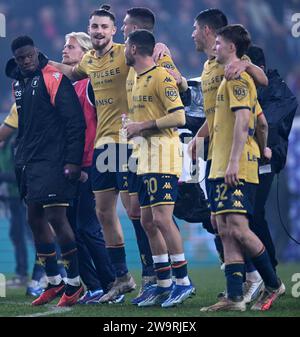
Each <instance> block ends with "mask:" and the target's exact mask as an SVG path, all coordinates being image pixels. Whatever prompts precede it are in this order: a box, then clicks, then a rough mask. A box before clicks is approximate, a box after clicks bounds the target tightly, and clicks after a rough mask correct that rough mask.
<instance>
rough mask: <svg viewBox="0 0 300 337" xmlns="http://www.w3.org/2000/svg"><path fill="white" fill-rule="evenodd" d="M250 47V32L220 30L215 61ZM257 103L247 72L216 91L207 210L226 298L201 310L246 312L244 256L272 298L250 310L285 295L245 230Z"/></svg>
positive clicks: (254, 179) (253, 177)
mask: <svg viewBox="0 0 300 337" xmlns="http://www.w3.org/2000/svg"><path fill="white" fill-rule="evenodd" d="M250 42H251V40H250V36H249V33H248V32H247V30H246V29H245V28H244V27H243V26H241V25H229V26H226V27H223V28H221V29H220V30H218V32H217V38H216V45H215V50H216V55H217V56H216V57H217V61H218V62H219V63H221V64H223V65H224V66H226V65H228V64H230V63H231V62H235V61H237V60H239V59H241V57H242V56H243V55H244V54H245V52H246V51H247V49H248V47H249V45H250ZM256 100H257V93H256V88H255V85H254V82H253V80H252V78H251V77H250V76H249V75H248V74H247V73H246V72H242V73H241V75H240V77H239V79H236V80H232V81H227V80H226V79H225V78H224V79H223V80H222V82H221V84H220V86H219V89H218V93H217V103H216V111H215V118H214V132H215V134H214V138H213V148H212V164H211V170H210V175H209V179H210V180H211V182H212V184H211V188H210V193H211V197H210V200H211V202H212V204H211V210H212V212H214V213H215V214H216V221H217V226H218V232H219V234H220V236H221V238H222V243H223V247H224V257H225V264H226V266H225V276H226V283H227V296H226V297H224V298H222V299H221V300H220V301H219V302H218V303H216V304H214V305H212V306H210V307H205V308H202V309H201V310H202V311H219V310H235V311H245V310H246V304H245V302H244V300H243V274H244V269H245V264H244V254H245V253H246V254H247V255H248V256H250V257H251V258H252V262H253V264H254V265H255V267H256V268H257V270H258V272H259V273H260V275H261V277H262V279H263V281H264V284H265V288H266V289H267V291H268V292H270V294H272V296H270V297H269V298H268V301H266V303H264V304H263V305H261V303H260V304H259V305H257V304H254V305H253V306H252V308H251V309H252V310H268V309H269V308H270V307H271V305H272V304H273V302H274V301H275V300H276V299H277V298H278V297H279V296H280V295H281V294H282V293H283V292H284V290H285V289H284V286H283V284H282V283H281V281H279V279H278V278H277V275H276V273H275V271H274V269H273V267H272V264H271V261H270V258H269V255H268V253H267V251H266V249H265V247H264V245H263V243H262V242H261V241H260V239H259V238H258V237H257V236H256V235H255V234H254V233H253V232H252V231H251V230H250V229H249V217H251V215H252V214H253V207H254V201H255V189H256V186H257V184H258V163H257V152H258V145H257V144H256V143H255V140H254V139H253V133H252V135H251V134H250V133H249V126H252V125H253V123H252V122H251V120H252V119H253V118H255V110H254V108H255V105H256ZM258 302H260V300H258Z"/></svg>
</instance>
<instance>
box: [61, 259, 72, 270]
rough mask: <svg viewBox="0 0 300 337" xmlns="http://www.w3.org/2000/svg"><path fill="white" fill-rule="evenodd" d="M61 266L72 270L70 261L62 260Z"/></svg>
mask: <svg viewBox="0 0 300 337" xmlns="http://www.w3.org/2000/svg"><path fill="white" fill-rule="evenodd" d="M60 262H61V264H62V265H63V266H64V267H65V269H69V268H70V261H68V260H60Z"/></svg>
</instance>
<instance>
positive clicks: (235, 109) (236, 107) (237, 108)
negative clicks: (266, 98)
mask: <svg viewBox="0 0 300 337" xmlns="http://www.w3.org/2000/svg"><path fill="white" fill-rule="evenodd" d="M242 109H248V110H251V108H250V107H249V106H234V107H232V108H231V111H233V112H235V111H237V110H242Z"/></svg>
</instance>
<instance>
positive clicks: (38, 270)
mask: <svg viewBox="0 0 300 337" xmlns="http://www.w3.org/2000/svg"><path fill="white" fill-rule="evenodd" d="M45 273H46V271H45V266H43V265H42V264H41V263H39V258H38V256H37V254H35V262H34V266H33V270H32V275H31V279H32V280H33V281H40V279H41V278H42V277H43V276H44V275H45Z"/></svg>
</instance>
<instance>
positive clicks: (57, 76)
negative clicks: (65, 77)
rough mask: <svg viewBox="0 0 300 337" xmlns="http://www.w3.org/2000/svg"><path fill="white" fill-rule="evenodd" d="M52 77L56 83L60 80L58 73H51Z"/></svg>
mask: <svg viewBox="0 0 300 337" xmlns="http://www.w3.org/2000/svg"><path fill="white" fill-rule="evenodd" d="M52 76H53V77H54V78H55V79H56V81H58V80H59V78H60V73H59V72H56V73H53V74H52Z"/></svg>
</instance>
